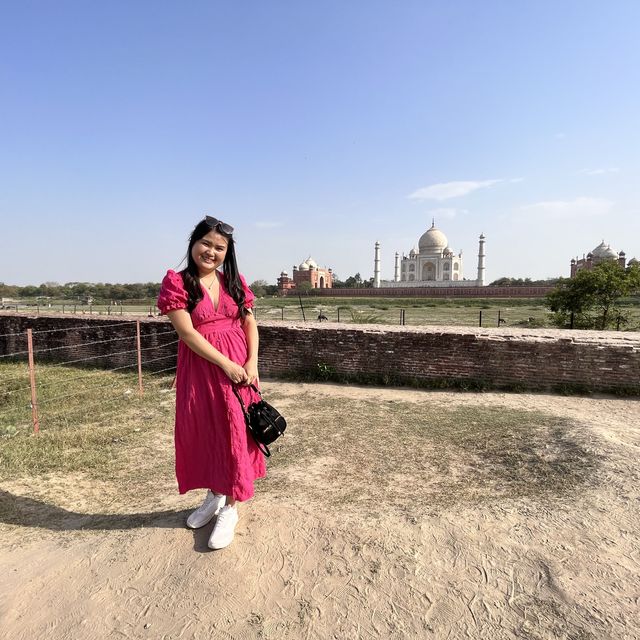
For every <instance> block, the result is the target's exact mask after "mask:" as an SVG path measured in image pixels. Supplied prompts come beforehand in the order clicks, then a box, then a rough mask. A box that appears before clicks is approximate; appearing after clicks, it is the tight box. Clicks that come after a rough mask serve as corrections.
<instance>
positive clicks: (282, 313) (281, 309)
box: [280, 307, 284, 320]
mask: <svg viewBox="0 0 640 640" xmlns="http://www.w3.org/2000/svg"><path fill="white" fill-rule="evenodd" d="M280 315H281V316H282V320H284V307H281V308H280Z"/></svg>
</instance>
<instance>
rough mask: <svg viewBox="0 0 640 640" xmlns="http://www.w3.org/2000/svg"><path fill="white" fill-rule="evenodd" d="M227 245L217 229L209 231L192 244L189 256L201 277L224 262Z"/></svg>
mask: <svg viewBox="0 0 640 640" xmlns="http://www.w3.org/2000/svg"><path fill="white" fill-rule="evenodd" d="M228 245H229V243H228V241H227V239H226V238H225V237H224V236H223V235H220V234H219V233H218V232H217V231H209V233H207V235H206V236H202V238H200V240H198V241H197V242H196V243H195V244H194V245H193V248H192V249H191V257H192V258H193V261H194V262H195V264H196V267H197V268H198V271H199V272H200V276H201V277H202V276H206V275H208V274H211V273H213V272H214V271H215V270H216V269H217V268H218V267H219V266H220V265H221V264H222V263H223V262H224V257H225V256H226V255H227V247H228Z"/></svg>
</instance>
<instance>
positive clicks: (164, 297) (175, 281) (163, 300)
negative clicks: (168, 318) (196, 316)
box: [158, 269, 188, 315]
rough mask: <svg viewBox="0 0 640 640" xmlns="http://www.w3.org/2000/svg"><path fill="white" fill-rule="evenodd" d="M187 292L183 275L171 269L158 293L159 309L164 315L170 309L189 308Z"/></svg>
mask: <svg viewBox="0 0 640 640" xmlns="http://www.w3.org/2000/svg"><path fill="white" fill-rule="evenodd" d="M187 298H188V296H187V292H186V290H185V288H184V283H183V281H182V276H181V275H180V274H179V273H176V272H175V271H173V270H171V269H169V271H167V275H166V276H165V277H164V279H163V280H162V286H161V287H160V294H159V295H158V309H160V313H162V314H163V315H164V314H166V313H168V312H169V311H175V310H176V309H186V308H187Z"/></svg>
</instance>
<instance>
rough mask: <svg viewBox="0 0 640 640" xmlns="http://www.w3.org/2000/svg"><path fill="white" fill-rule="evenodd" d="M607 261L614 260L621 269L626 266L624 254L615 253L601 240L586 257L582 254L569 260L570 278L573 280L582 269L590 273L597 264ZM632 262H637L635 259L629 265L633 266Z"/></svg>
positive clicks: (621, 252) (622, 252)
mask: <svg viewBox="0 0 640 640" xmlns="http://www.w3.org/2000/svg"><path fill="white" fill-rule="evenodd" d="M607 260H615V261H616V262H617V263H618V264H619V265H620V266H621V267H623V268H624V267H626V266H627V264H626V263H627V257H626V254H625V252H624V251H620V252H616V251H615V250H614V249H612V248H611V245H610V244H607V243H605V241H604V240H603V241H602V242H601V243H600V244H599V245H598V246H597V247H596V248H595V249H594V250H593V251H589V253H587V255H586V256H585V255H584V254H583V255H582V258H578V257H577V256H576V257H575V258H572V259H571V277H572V278H573V277H574V276H575V275H576V273H578V271H582V270H583V269H586V270H587V271H591V269H593V267H595V266H596V265H597V264H600V263H601V262H605V261H607ZM634 262H638V261H637V260H636V259H635V258H632V259H631V260H629V264H633V263H634Z"/></svg>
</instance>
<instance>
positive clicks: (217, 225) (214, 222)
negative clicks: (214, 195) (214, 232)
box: [205, 216, 233, 236]
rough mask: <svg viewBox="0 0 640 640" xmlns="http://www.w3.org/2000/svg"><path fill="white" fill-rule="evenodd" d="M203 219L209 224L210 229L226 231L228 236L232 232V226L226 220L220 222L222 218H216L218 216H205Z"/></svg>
mask: <svg viewBox="0 0 640 640" xmlns="http://www.w3.org/2000/svg"><path fill="white" fill-rule="evenodd" d="M205 220H206V221H207V224H209V225H210V226H211V228H212V229H220V231H222V233H226V234H227V235H228V236H230V235H231V234H232V233H233V227H232V226H231V225H230V224H227V223H226V222H222V220H218V218H213V217H211V216H205Z"/></svg>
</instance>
